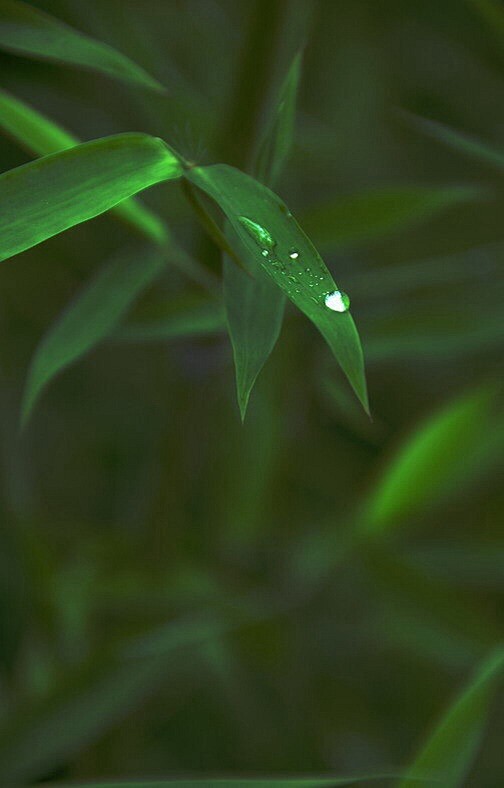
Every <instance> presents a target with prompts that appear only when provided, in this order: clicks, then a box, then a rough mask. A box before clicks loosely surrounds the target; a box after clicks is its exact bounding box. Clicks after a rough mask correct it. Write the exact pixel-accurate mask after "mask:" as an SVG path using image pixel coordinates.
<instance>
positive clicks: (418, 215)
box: [303, 186, 484, 247]
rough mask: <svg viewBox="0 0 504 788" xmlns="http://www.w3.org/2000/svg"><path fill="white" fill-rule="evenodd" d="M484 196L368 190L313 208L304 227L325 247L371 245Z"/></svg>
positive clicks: (465, 190)
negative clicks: (363, 243)
mask: <svg viewBox="0 0 504 788" xmlns="http://www.w3.org/2000/svg"><path fill="white" fill-rule="evenodd" d="M483 195H484V192H483V191H482V190H481V189H476V188H471V187H464V186H446V187H444V186H438V187H427V186H397V187H391V188H387V189H373V190H367V191H363V192H357V193H356V194H350V195H348V196H346V197H345V196H344V197H338V199H337V200H334V202H330V203H326V204H324V205H322V206H320V207H315V208H312V209H310V211H308V212H307V213H306V214H305V215H304V216H303V226H304V227H305V228H306V232H307V233H309V234H310V235H313V236H314V237H315V238H316V239H317V243H319V244H320V245H321V246H323V247H331V246H338V245H345V244H353V243H359V242H363V241H368V242H369V241H374V240H375V239H379V238H382V237H383V236H386V235H388V234H390V233H394V232H398V231H399V230H403V229H405V228H408V227H410V226H412V225H414V224H417V223H419V222H421V221H425V220H426V219H429V218H430V217H431V216H434V215H436V214H438V213H440V212H441V211H443V210H445V209H447V208H450V207H452V206H454V205H459V204H461V203H465V202H468V201H472V200H477V199H481V197H482V196H483Z"/></svg>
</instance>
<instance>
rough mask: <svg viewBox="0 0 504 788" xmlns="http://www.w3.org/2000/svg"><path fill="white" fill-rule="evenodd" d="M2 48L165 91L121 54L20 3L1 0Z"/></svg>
mask: <svg viewBox="0 0 504 788" xmlns="http://www.w3.org/2000/svg"><path fill="white" fill-rule="evenodd" d="M0 49H4V50H6V51H7V52H13V53H14V54H17V55H24V56H25V57H33V58H37V59H43V60H52V61H56V62H59V63H65V64H67V65H70V66H76V67H78V68H84V69H90V70H92V71H97V72H99V73H101V74H105V75H106V76H108V77H113V78H114V79H119V80H121V81H122V82H127V83H129V84H133V85H139V86H141V87H144V88H148V89H150V90H155V91H158V92H163V93H164V92H165V89H164V88H163V86H162V85H161V84H160V83H159V82H158V81H157V80H155V79H154V78H153V77H151V76H150V74H148V73H147V72H146V71H145V70H144V69H143V68H141V66H138V65H137V64H136V63H134V62H133V61H132V60H130V59H129V58H128V57H126V56H125V55H123V54H121V52H118V51H117V50H116V49H114V48H113V47H111V46H109V45H108V44H103V43H102V42H100V41H96V40H95V39H94V38H91V37H90V36H87V35H84V33H81V32H79V31H78V30H75V29H74V28H72V27H70V26H69V25H67V24H66V23H65V22H61V21H60V20H59V19H55V18H54V17H53V16H50V15H49V14H46V13H45V12H43V11H40V10H39V9H38V8H34V7H33V6H31V5H29V4H28V3H23V2H19V0H0Z"/></svg>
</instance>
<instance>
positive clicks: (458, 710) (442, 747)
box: [398, 648, 504, 788]
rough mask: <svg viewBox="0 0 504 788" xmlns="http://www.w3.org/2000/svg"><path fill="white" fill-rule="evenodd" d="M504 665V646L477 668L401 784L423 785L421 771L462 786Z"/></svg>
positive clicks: (447, 786)
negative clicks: (420, 776)
mask: <svg viewBox="0 0 504 788" xmlns="http://www.w3.org/2000/svg"><path fill="white" fill-rule="evenodd" d="M503 669H504V649H503V648H499V649H498V650H497V651H495V652H494V653H493V654H492V655H491V656H490V657H489V658H488V659H486V660H485V662H484V663H483V664H482V665H481V666H480V668H479V669H478V670H477V672H476V674H475V676H474V678H473V679H472V680H471V681H470V682H469V684H468V685H467V686H466V687H465V688H464V689H463V690H462V692H461V693H460V695H459V696H458V698H457V699H456V700H455V702H454V703H453V705H452V706H450V707H449V709H448V711H447V712H446V713H445V715H444V716H443V717H442V719H441V721H440V723H439V724H438V725H437V726H436V728H435V729H434V731H433V733H432V734H431V736H430V737H429V739H428V740H427V743H426V745H425V746H424V747H423V748H422V749H421V751H420V753H419V755H418V756H417V758H416V759H415V761H414V763H413V765H412V766H411V769H410V770H409V771H408V773H407V778H408V779H407V780H401V782H400V783H399V784H398V788H406V787H407V786H412V788H415V786H417V785H418V787H419V788H420V786H422V785H423V784H424V782H423V781H422V780H421V779H418V780H416V779H415V776H416V775H417V774H418V775H428V774H429V775H432V778H433V782H434V783H435V780H436V778H437V780H439V782H440V784H441V785H442V786H443V788H459V786H463V785H465V784H466V783H465V778H466V775H467V773H468V772H469V769H470V768H471V765H472V762H473V760H474V758H475V756H476V753H477V751H478V749H479V746H480V744H481V740H482V737H483V733H484V728H485V724H486V720H487V716H488V711H489V706H490V702H491V700H492V696H493V695H494V693H495V691H496V689H497V684H498V682H499V680H500V679H501V678H502V672H503Z"/></svg>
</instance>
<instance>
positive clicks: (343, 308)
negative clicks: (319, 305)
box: [324, 290, 350, 312]
mask: <svg viewBox="0 0 504 788" xmlns="http://www.w3.org/2000/svg"><path fill="white" fill-rule="evenodd" d="M324 304H325V305H326V307H327V308H328V309H331V310H332V311H333V312H347V311H348V309H349V307H350V298H349V297H348V296H347V294H346V293H343V291H342V290H333V291H332V293H327V295H326V296H325V298H324Z"/></svg>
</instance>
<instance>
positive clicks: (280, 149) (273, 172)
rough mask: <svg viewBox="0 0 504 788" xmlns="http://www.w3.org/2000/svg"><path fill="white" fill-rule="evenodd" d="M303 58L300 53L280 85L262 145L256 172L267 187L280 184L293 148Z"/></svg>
mask: <svg viewBox="0 0 504 788" xmlns="http://www.w3.org/2000/svg"><path fill="white" fill-rule="evenodd" d="M301 60H302V54H301V52H298V53H297V54H296V55H295V57H294V59H293V61H292V63H291V65H290V68H289V70H288V72H287V76H286V77H285V80H284V83H283V85H282V87H281V88H280V93H279V96H278V102H277V105H276V107H275V111H274V112H273V114H272V117H271V120H270V123H269V124H268V127H267V128H266V132H265V134H264V137H263V140H262V143H261V146H260V148H259V154H258V157H257V166H256V168H255V174H256V176H257V178H258V180H260V181H261V183H265V184H267V185H268V186H274V185H275V184H276V183H277V181H278V178H279V177H280V175H281V173H282V170H283V167H284V165H285V161H286V159H287V157H288V156H289V153H290V151H291V147H292V141H293V136H294V122H295V117H296V102H297V95H298V88H299V79H300V76H301Z"/></svg>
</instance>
